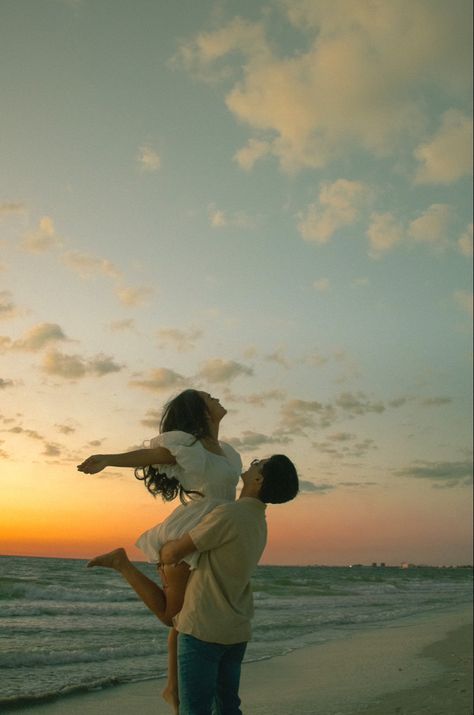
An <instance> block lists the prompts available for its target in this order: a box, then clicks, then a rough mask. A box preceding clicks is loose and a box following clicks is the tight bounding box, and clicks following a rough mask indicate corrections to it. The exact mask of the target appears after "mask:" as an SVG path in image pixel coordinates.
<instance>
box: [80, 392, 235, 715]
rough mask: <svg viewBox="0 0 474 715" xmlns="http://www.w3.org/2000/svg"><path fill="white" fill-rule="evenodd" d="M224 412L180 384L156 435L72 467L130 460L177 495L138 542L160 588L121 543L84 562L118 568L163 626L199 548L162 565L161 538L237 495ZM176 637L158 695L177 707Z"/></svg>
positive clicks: (93, 468)
mask: <svg viewBox="0 0 474 715" xmlns="http://www.w3.org/2000/svg"><path fill="white" fill-rule="evenodd" d="M225 415H226V410H225V409H224V407H222V405H221V404H220V402H219V400H218V399H216V398H214V397H211V395H209V394H208V393H207V392H202V391H198V390H185V391H184V392H182V393H181V394H180V395H178V396H177V397H175V398H174V399H173V400H171V401H170V402H168V404H167V405H166V406H165V409H164V412H163V416H162V418H161V422H160V434H159V435H158V437H155V438H154V439H152V440H151V442H150V447H149V448H148V449H140V450H136V451H133V452H125V453H123V454H96V455H92V456H91V457H88V459H86V460H85V461H84V462H83V463H82V464H80V465H79V466H78V467H77V468H78V470H79V471H81V472H84V473H85V474H96V473H97V472H100V471H101V470H102V469H105V468H106V467H134V468H135V476H136V477H137V478H138V479H142V480H143V481H144V483H145V486H146V487H147V489H148V490H149V491H150V492H151V493H152V494H153V495H154V496H156V495H157V494H160V495H161V496H162V498H163V499H164V500H165V501H171V500H172V499H174V498H175V497H176V496H179V497H180V500H181V506H179V507H178V508H177V509H175V510H174V511H173V512H172V514H171V515H170V516H169V517H168V518H167V519H166V520H165V521H164V522H162V523H161V524H158V525H157V526H155V527H153V528H152V529H150V530H148V531H146V532H145V533H144V534H142V535H141V536H140V537H139V539H138V541H137V546H138V547H139V548H140V549H141V550H142V551H143V552H144V553H145V555H146V556H147V558H148V559H149V560H150V561H152V562H155V563H157V565H158V569H159V571H160V575H161V579H162V583H163V588H160V587H159V586H158V584H156V583H155V582H154V581H152V580H151V579H149V578H148V577H147V576H145V574H143V573H142V572H141V571H139V569H137V568H136V567H135V566H134V565H133V564H132V563H131V562H130V560H129V559H128V556H127V554H126V552H125V550H124V549H122V548H119V549H115V550H114V551H111V552H109V553H107V554H102V555H101V556H97V557H96V558H95V559H92V561H90V562H89V563H88V566H89V567H92V566H102V567H105V568H112V569H115V570H116V571H118V572H119V573H120V574H121V575H122V576H123V578H125V580H126V581H127V582H128V583H129V584H130V586H131V587H132V588H133V589H134V590H135V592H136V593H137V594H138V596H140V598H141V599H142V600H143V602H144V603H145V605H146V606H147V607H148V608H149V609H150V610H151V611H152V612H153V613H154V614H155V615H156V616H157V617H158V618H159V619H160V620H161V621H162V622H163V623H164V624H165V625H167V626H172V625H173V620H172V619H173V616H175V615H176V614H177V613H178V612H179V611H180V610H181V606H182V604H183V599H184V592H185V589H186V584H187V581H188V578H189V573H190V569H193V568H195V567H196V563H197V559H198V555H197V554H193V555H192V556H190V557H188V559H187V560H186V561H187V562H186V563H185V562H181V563H179V564H175V565H174V566H161V565H160V564H159V552H160V549H161V547H162V545H163V544H164V543H166V541H170V540H172V539H176V538H179V537H180V536H182V535H183V534H184V533H186V532H188V531H189V530H190V529H192V528H193V527H194V526H196V524H198V523H199V522H200V521H201V520H202V518H203V517H204V515H205V514H207V513H208V512H209V511H211V510H212V509H213V508H214V507H215V506H217V504H220V503H222V502H223V501H233V500H234V499H235V490H236V486H237V483H238V481H239V477H240V474H241V471H242V462H241V459H240V456H239V455H238V453H237V452H236V451H235V450H234V449H233V448H232V447H231V446H230V445H229V444H226V443H224V442H219V439H218V436H219V426H220V422H221V420H222V418H223V417H224V416H225ZM140 469H142V470H143V473H142V474H141V475H140V474H139V473H138V470H140ZM176 644H177V634H176V631H175V630H174V629H172V630H171V631H170V635H169V638H168V684H167V687H166V688H165V690H164V691H163V697H164V699H165V700H166V701H167V702H168V703H169V704H170V705H171V706H172V707H173V708H174V710H175V712H176V713H177V712H178V683H177V669H176Z"/></svg>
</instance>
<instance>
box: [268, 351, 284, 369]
mask: <svg viewBox="0 0 474 715" xmlns="http://www.w3.org/2000/svg"><path fill="white" fill-rule="evenodd" d="M265 360H266V361H267V362H274V363H276V364H277V365H281V367H284V368H286V369H288V368H289V367H290V361H289V360H288V358H287V356H286V351H285V348H277V349H276V350H274V351H273V352H272V353H269V354H268V355H265Z"/></svg>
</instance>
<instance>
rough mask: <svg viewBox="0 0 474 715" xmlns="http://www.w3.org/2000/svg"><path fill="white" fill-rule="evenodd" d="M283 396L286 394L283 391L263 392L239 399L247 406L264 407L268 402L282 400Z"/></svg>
mask: <svg viewBox="0 0 474 715" xmlns="http://www.w3.org/2000/svg"><path fill="white" fill-rule="evenodd" d="M285 396H286V393H285V392H284V391H283V390H264V391H263V392H254V393H253V394H251V395H246V396H245V397H242V398H240V399H241V401H242V402H245V403H247V404H248V405H254V406H255V407H264V406H265V405H266V403H267V402H269V401H270V400H283V399H284V398H285Z"/></svg>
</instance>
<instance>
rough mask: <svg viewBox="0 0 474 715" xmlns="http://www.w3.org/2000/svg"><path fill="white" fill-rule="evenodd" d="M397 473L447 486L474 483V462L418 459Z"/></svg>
mask: <svg viewBox="0 0 474 715" xmlns="http://www.w3.org/2000/svg"><path fill="white" fill-rule="evenodd" d="M395 474H396V475H397V476H400V477H411V478H414V479H428V480H430V481H432V482H434V483H435V484H436V483H438V484H439V483H441V484H444V485H445V486H458V485H470V484H472V462H471V461H464V462H429V461H416V462H414V463H413V464H412V466H410V467H406V468H404V469H399V470H396V471H395Z"/></svg>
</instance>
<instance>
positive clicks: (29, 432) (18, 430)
mask: <svg viewBox="0 0 474 715" xmlns="http://www.w3.org/2000/svg"><path fill="white" fill-rule="evenodd" d="M4 431H6V432H10V433H11V434H21V435H23V436H24V437H29V439H34V440H39V441H43V440H44V437H43V435H41V434H40V433H39V432H37V431H36V430H34V429H25V428H24V427H22V426H21V425H15V427H10V428H9V429H8V430H4Z"/></svg>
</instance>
